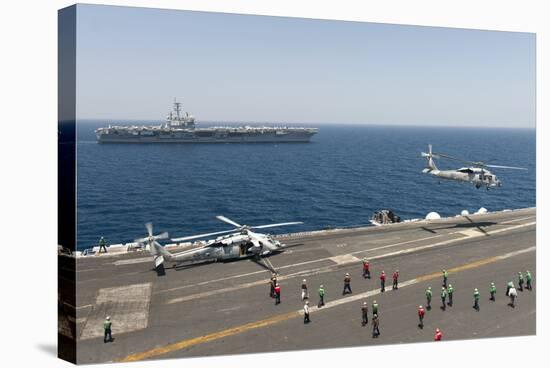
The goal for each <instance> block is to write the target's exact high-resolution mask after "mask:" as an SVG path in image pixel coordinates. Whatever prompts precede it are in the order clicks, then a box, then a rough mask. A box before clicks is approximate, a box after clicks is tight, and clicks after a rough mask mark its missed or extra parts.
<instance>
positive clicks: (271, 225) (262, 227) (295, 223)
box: [250, 221, 303, 229]
mask: <svg viewBox="0 0 550 368" xmlns="http://www.w3.org/2000/svg"><path fill="white" fill-rule="evenodd" d="M300 224H303V222H301V221H297V222H281V223H279V224H269V225H260V226H251V227H250V228H251V229H267V228H268V227H278V226H288V225H300Z"/></svg>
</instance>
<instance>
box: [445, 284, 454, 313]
mask: <svg viewBox="0 0 550 368" xmlns="http://www.w3.org/2000/svg"><path fill="white" fill-rule="evenodd" d="M454 291H455V289H454V288H453V285H451V284H449V287H448V288H447V294H449V307H452V306H453V293H454Z"/></svg>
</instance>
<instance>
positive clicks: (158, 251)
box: [135, 216, 303, 272]
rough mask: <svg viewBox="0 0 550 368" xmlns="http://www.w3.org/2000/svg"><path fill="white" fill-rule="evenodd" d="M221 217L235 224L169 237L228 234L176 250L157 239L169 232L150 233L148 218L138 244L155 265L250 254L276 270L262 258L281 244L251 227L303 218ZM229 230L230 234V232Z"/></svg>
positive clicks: (281, 246) (137, 240)
mask: <svg viewBox="0 0 550 368" xmlns="http://www.w3.org/2000/svg"><path fill="white" fill-rule="evenodd" d="M216 218H217V219H218V220H220V221H223V222H225V223H228V224H230V225H232V226H235V228H233V229H231V230H224V231H217V232H214V233H207V234H199V235H192V236H185V237H181V238H173V239H171V240H172V241H174V242H185V241H188V240H193V239H201V238H207V237H211V236H214V235H222V234H228V235H224V236H220V237H217V238H215V239H211V240H208V241H206V242H205V243H204V242H202V243H193V244H190V245H189V246H188V247H186V248H187V249H184V250H182V251H180V252H177V253H170V252H168V251H167V250H166V249H165V248H164V247H163V246H162V245H160V244H159V242H158V241H157V240H160V239H167V238H168V233H162V234H159V235H153V225H152V224H151V223H150V222H149V223H147V224H145V228H146V229H147V233H148V236H147V237H144V238H141V239H136V240H135V241H136V242H137V243H140V244H146V245H147V246H148V248H149V252H150V253H151V254H152V255H153V257H154V265H155V269H158V268H159V267H163V264H164V262H165V261H167V262H171V263H173V267H174V268H176V267H177V266H179V265H181V264H185V263H187V264H194V263H203V262H217V261H230V260H236V259H243V258H252V259H253V260H254V261H256V262H262V265H263V266H264V267H265V268H267V269H269V270H271V271H272V272H276V271H275V269H274V268H273V266H272V265H271V263H270V262H269V261H268V260H267V259H265V258H263V257H264V256H267V255H269V254H274V253H279V252H282V251H283V250H284V247H285V246H284V244H281V242H279V241H278V240H275V239H273V237H272V236H271V235H269V234H261V233H257V232H255V231H252V230H253V229H267V228H271V227H279V226H288V225H298V224H302V223H303V222H284V223H277V224H268V225H259V226H248V225H241V224H239V223H237V222H235V221H233V220H231V219H228V218H227V217H225V216H216ZM230 233H231V234H230Z"/></svg>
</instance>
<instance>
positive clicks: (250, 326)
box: [118, 246, 536, 362]
mask: <svg viewBox="0 0 550 368" xmlns="http://www.w3.org/2000/svg"><path fill="white" fill-rule="evenodd" d="M535 250H536V247H534V246H533V247H529V248H525V249H521V250H518V251H514V252H510V253H506V254H503V255H500V256H496V257H490V258H485V259H481V260H479V261H476V262H471V263H467V264H464V265H461V266H458V267H453V268H450V269H448V270H447V271H448V272H449V273H450V274H451V273H458V272H461V271H465V270H469V269H472V268H478V267H481V266H484V265H487V264H491V263H495V262H498V261H501V260H504V259H507V258H511V257H514V256H517V255H520V254H523V253H527V252H532V251H535ZM438 277H441V272H434V273H431V274H428V275H424V276H420V277H417V278H414V279H411V280H408V281H405V282H402V283H400V288H403V287H407V286H410V285H414V284H418V283H420V282H423V281H428V280H432V279H435V278H438ZM379 293H380V289H376V290H370V291H367V292H364V293H360V294H356V295H353V296H348V297H344V298H340V299H337V300H335V301H332V302H329V303H327V304H326V305H325V306H324V307H322V308H317V307H316V306H314V307H312V308H310V313H314V312H320V311H322V310H327V309H330V308H334V307H337V306H340V305H343V304H348V303H351V302H354V301H357V300H360V299H364V298H367V297H371V296H373V295H377V294H379ZM300 315H302V310H301V309H300V310H298V311H293V312H289V313H284V314H280V315H277V316H274V317H270V318H267V319H263V320H259V321H255V322H250V323H247V324H244V325H241V326H236V327H232V328H228V329H225V330H221V331H218V332H213V333H211V334H207V335H203V336H199V337H195V338H191V339H185V340H182V341H179V342H176V343H174V344H169V345H166V346H161V347H158V348H154V349H151V350H147V351H144V352H141V353H134V354H130V355H128V356H126V357H125V358H122V359H120V360H118V361H120V362H133V361H138V360H144V359H150V358H153V357H157V356H159V355H164V354H168V353H172V352H174V351H177V350H182V349H186V348H189V347H192V346H196V345H200V344H204V343H207V342H211V341H214V340H219V339H222V338H224V337H229V336H235V335H238V334H241V333H244V332H246V331H250V330H254V329H257V328H262V327H267V326H270V325H274V324H276V323H279V322H284V321H287V320H289V319H292V318H296V317H299V316H300Z"/></svg>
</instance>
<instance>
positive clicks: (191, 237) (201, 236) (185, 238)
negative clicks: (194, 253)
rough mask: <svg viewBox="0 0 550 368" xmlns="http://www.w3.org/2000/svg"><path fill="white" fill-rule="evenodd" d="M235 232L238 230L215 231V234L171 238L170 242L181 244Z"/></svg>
mask: <svg viewBox="0 0 550 368" xmlns="http://www.w3.org/2000/svg"><path fill="white" fill-rule="evenodd" d="M235 231H238V229H231V230H225V231H216V232H215V233H207V234H199V235H191V236H184V237H181V238H172V241H175V242H181V241H186V240H192V239H199V238H207V237H209V236H214V235H221V234H228V233H233V232H235Z"/></svg>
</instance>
